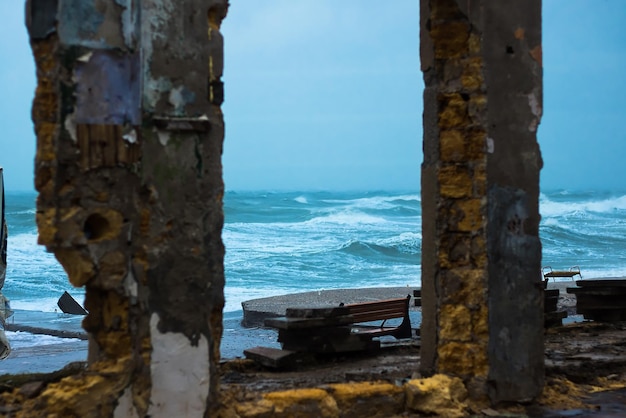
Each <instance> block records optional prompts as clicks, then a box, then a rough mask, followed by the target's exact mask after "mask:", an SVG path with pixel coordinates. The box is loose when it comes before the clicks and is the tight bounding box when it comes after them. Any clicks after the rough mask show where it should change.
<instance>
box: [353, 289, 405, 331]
mask: <svg viewBox="0 0 626 418" xmlns="http://www.w3.org/2000/svg"><path fill="white" fill-rule="evenodd" d="M410 300H411V296H410V295H407V297H406V298H398V299H387V300H381V301H375V302H362V303H353V304H350V305H345V307H347V308H348V310H349V312H350V314H349V315H350V316H351V317H352V318H353V320H354V324H356V325H354V326H352V333H358V334H359V335H368V336H371V337H381V336H383V335H391V336H392V337H395V338H397V339H402V338H411V318H410V317H409V301H410ZM395 318H402V323H400V325H397V326H385V324H386V323H387V320H389V319H395ZM374 321H382V322H381V323H380V325H364V324H362V323H365V322H374ZM358 324H362V325H358Z"/></svg>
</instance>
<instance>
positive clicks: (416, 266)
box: [2, 190, 626, 344]
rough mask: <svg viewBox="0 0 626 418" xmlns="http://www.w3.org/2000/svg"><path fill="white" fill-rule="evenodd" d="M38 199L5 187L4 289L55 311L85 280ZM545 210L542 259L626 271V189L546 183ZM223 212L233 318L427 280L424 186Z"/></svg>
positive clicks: (285, 199) (15, 302)
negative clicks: (67, 264) (348, 291)
mask: <svg viewBox="0 0 626 418" xmlns="http://www.w3.org/2000/svg"><path fill="white" fill-rule="evenodd" d="M35 199H36V195H35V194H34V193H15V192H7V193H6V199H5V201H6V212H7V214H6V216H7V224H8V229H9V239H8V257H7V261H8V266H7V277H6V282H5V285H4V288H3V289H2V292H3V293H4V295H5V296H6V297H8V298H9V299H10V301H11V307H12V308H13V309H20V310H39V311H49V312H55V311H57V310H58V309H59V308H58V306H57V301H58V298H59V297H60V296H61V295H62V294H63V292H64V291H68V292H69V293H70V294H71V295H72V296H73V297H74V298H75V299H76V300H77V301H79V302H82V301H83V299H84V290H83V289H80V288H73V287H72V286H71V285H70V284H69V282H68V279H67V275H66V274H65V271H64V270H63V268H62V267H61V265H60V264H59V263H58V262H57V261H56V259H55V258H54V256H53V254H50V253H48V252H46V250H45V248H44V247H42V246H40V245H38V244H37V228H36V225H35ZM540 212H541V216H542V218H541V224H540V237H541V241H542V251H543V254H542V265H544V266H550V267H551V268H553V269H554V270H567V269H570V268H572V267H577V268H580V271H581V274H582V277H583V278H584V279H590V278H601V277H626V193H611V192H600V191H566V190H555V191H543V192H542V193H541V195H540ZM224 214H225V224H224V229H223V235H222V237H223V240H224V244H225V247H226V255H225V260H224V263H225V275H226V287H225V298H226V306H225V309H224V312H225V316H228V317H230V318H233V317H237V316H238V315H241V309H242V308H241V302H243V301H245V300H249V299H256V298H262V297H268V296H273V295H280V294H286V293H297V292H305V291H319V290H323V289H339V288H361V287H386V286H393V287H397V286H420V285H421V246H422V235H421V223H422V217H421V201H420V195H419V192H417V191H415V192H319V191H316V192H270V191H254V192H252V191H246V192H243V191H242V192H235V191H229V192H227V193H226V195H225V198H224ZM540 274H541V272H537V275H538V276H539V275H540ZM9 334H11V333H9ZM10 337H11V335H10ZM13 337H17V335H13ZM19 337H20V338H22V339H24V338H26V337H25V336H23V335H21V336H19ZM33 338H35V337H33ZM37 338H39V337H37ZM41 338H43V337H41ZM48 338H49V337H48ZM32 343H35V342H33V341H31V340H28V341H25V342H24V344H32Z"/></svg>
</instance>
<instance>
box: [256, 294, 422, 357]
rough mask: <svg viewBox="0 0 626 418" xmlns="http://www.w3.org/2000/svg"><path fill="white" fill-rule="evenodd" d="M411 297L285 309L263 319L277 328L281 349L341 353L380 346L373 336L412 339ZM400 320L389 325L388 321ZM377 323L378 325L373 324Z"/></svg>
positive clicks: (269, 325) (266, 323) (266, 324)
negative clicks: (282, 314)
mask: <svg viewBox="0 0 626 418" xmlns="http://www.w3.org/2000/svg"><path fill="white" fill-rule="evenodd" d="M410 299H411V296H410V295H407V297H406V298H397V299H386V300H380V301H374V302H363V303H353V304H348V305H343V304H342V305H340V306H338V307H323V308H288V309H287V311H286V313H285V316H284V317H281V318H269V319H266V320H265V326H268V327H271V328H276V329H278V341H279V342H280V343H281V344H282V347H283V349H284V350H290V351H301V352H316V353H322V352H344V351H358V350H369V349H375V348H378V347H380V341H373V338H375V337H381V336H384V335H390V336H393V337H395V338H397V339H401V338H411V319H410V317H409V301H410ZM396 318H402V322H401V323H400V325H394V326H389V325H387V321H388V320H390V319H396ZM376 321H380V324H372V322H376Z"/></svg>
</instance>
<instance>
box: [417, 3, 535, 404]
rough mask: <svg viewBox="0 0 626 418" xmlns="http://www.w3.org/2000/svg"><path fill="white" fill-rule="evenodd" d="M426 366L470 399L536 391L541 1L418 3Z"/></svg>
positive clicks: (524, 396) (522, 396)
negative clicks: (462, 385) (461, 385)
mask: <svg viewBox="0 0 626 418" xmlns="http://www.w3.org/2000/svg"><path fill="white" fill-rule="evenodd" d="M421 61H422V71H423V72H424V80H425V84H426V89H425V92H424V109H425V110H424V163H423V166H422V210H423V211H422V217H423V222H422V225H423V246H422V247H423V256H422V260H423V261H422V292H423V293H422V296H423V297H422V300H423V323H422V333H421V335H422V352H421V371H422V372H423V373H425V374H432V373H437V372H438V373H445V374H450V375H456V376H459V377H462V378H463V379H464V380H465V382H466V385H467V386H468V389H469V391H470V395H471V396H472V397H474V398H481V397H485V396H486V395H488V396H489V398H490V399H491V401H492V402H500V401H523V400H530V399H532V398H534V397H535V396H536V395H538V394H539V392H540V391H541V388H542V386H543V376H544V374H543V309H542V307H543V295H542V291H541V286H540V282H541V277H540V270H541V244H540V241H539V210H538V197H539V171H540V168H541V165H542V161H541V155H540V151H539V147H538V145H537V139H536V133H537V126H538V124H539V120H540V117H541V103H542V68H541V1H540V0H529V1H524V2H518V1H500V0H477V1H471V2H470V1H467V0H422V1H421Z"/></svg>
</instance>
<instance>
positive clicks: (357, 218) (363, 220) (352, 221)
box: [303, 211, 387, 226]
mask: <svg viewBox="0 0 626 418" xmlns="http://www.w3.org/2000/svg"><path fill="white" fill-rule="evenodd" d="M384 223H387V220H386V219H385V218H382V217H380V216H373V215H368V214H366V213H363V212H356V211H343V212H335V213H330V214H328V215H326V216H319V217H317V218H313V219H310V220H308V221H305V222H303V224H304V225H315V226H323V225H330V226H334V225H348V226H356V225H363V224H384Z"/></svg>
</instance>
